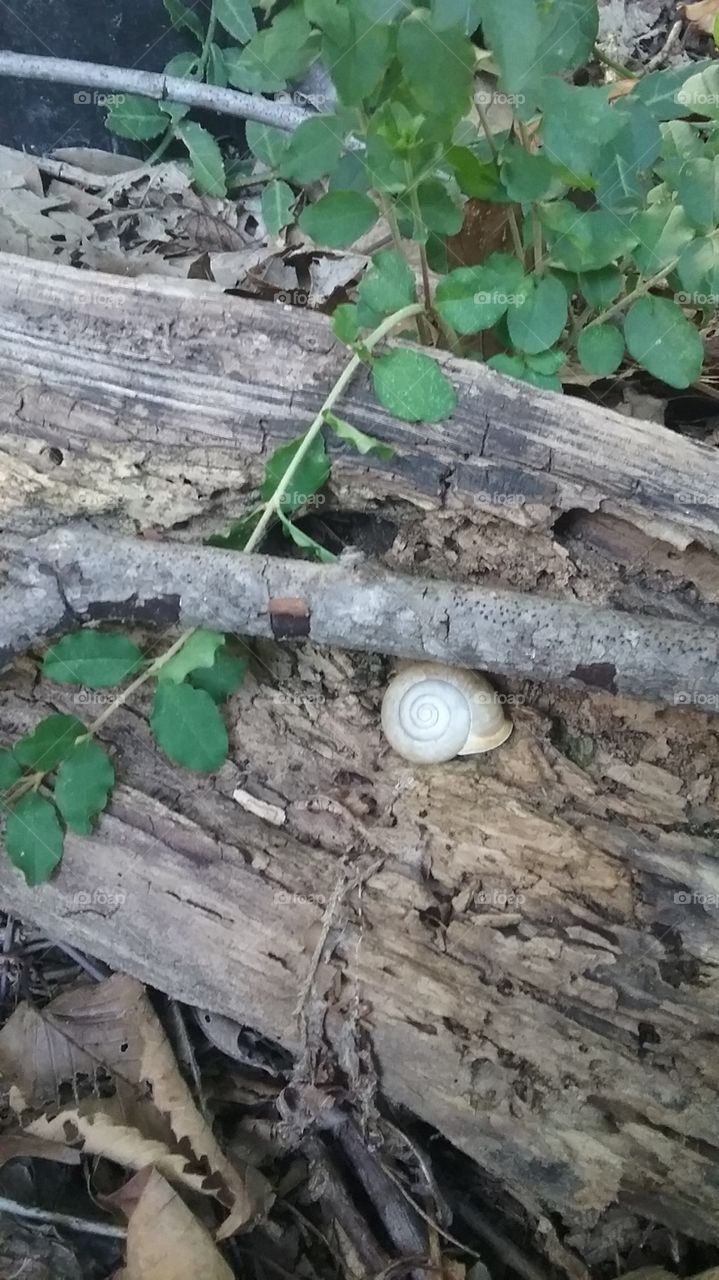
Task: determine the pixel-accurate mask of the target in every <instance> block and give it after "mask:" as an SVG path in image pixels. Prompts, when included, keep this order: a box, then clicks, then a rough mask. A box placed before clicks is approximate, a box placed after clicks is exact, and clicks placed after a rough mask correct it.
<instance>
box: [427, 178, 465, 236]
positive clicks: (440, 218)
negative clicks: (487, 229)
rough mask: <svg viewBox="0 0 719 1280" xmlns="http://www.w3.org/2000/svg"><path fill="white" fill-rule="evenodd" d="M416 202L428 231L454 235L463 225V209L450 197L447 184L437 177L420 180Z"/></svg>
mask: <svg viewBox="0 0 719 1280" xmlns="http://www.w3.org/2000/svg"><path fill="white" fill-rule="evenodd" d="M417 202H418V204H419V210H420V213H421V215H422V222H423V223H424V225H425V227H426V228H427V229H428V230H429V231H435V232H437V234H438V235H442V236H456V235H457V234H458V233H459V232H460V231H461V230H462V227H463V225H464V209H463V208H461V207H460V206H459V205H458V204H455V201H454V200H453V199H452V197H451V195H450V193H449V191H448V190H447V185H446V183H444V182H440V180H439V178H430V179H429V181H427V182H420V184H419V186H418V187H417Z"/></svg>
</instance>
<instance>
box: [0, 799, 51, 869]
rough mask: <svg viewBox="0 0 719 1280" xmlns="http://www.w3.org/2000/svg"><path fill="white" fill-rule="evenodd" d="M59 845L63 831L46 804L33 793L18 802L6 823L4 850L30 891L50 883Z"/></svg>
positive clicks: (48, 803)
mask: <svg viewBox="0 0 719 1280" xmlns="http://www.w3.org/2000/svg"><path fill="white" fill-rule="evenodd" d="M63 843H64V835H63V830H62V827H61V826H60V823H59V821H58V816H57V813H56V812H55V807H54V805H52V804H50V801H49V800H46V799H45V798H44V796H39V795H38V794H37V793H36V792H32V793H31V794H30V795H27V796H23V797H22V799H21V800H18V802H17V804H16V805H15V806H14V808H13V809H12V811H11V813H10V816H9V818H8V820H7V829H6V831H5V848H6V849H7V853H8V857H9V859H10V861H11V862H12V863H13V865H14V866H16V867H18V869H19V870H20V871H22V873H23V875H24V877H25V879H26V880H27V882H28V884H29V885H31V886H32V887H33V888H35V886H36V885H39V884H44V883H45V882H46V881H47V880H49V879H50V876H51V875H52V873H53V871H54V870H55V867H56V866H57V865H58V863H59V862H60V860H61V858H62V849H63Z"/></svg>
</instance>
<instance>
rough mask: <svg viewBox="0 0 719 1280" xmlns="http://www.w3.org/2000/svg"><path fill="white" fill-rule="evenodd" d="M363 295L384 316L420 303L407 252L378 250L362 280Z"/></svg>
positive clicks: (380, 315) (361, 291) (360, 293)
mask: <svg viewBox="0 0 719 1280" xmlns="http://www.w3.org/2000/svg"><path fill="white" fill-rule="evenodd" d="M359 297H360V301H361V302H362V303H363V304H364V305H365V306H367V307H369V308H370V309H371V310H372V311H373V312H375V313H376V315H377V316H379V317H380V318H381V317H382V316H390V315H392V314H393V313H394V312H395V311H401V310H402V308H403V307H408V306H411V304H412V303H413V302H416V300H417V285H416V282H415V278H414V272H413V270H412V268H411V267H410V266H409V264H408V262H407V259H406V258H405V257H404V255H403V254H401V253H398V252H396V250H394V249H385V250H383V252H382V253H376V254H375V255H374V257H373V259H372V265H371V267H370V268H369V270H368V271H367V272H366V273H365V275H364V276H363V277H362V280H361V282H360V287H359Z"/></svg>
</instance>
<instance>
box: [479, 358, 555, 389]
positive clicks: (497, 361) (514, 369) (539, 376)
mask: <svg viewBox="0 0 719 1280" xmlns="http://www.w3.org/2000/svg"><path fill="white" fill-rule="evenodd" d="M543 354H545V355H546V354H548V353H547V352H544V353H543ZM529 359H536V357H528V359H526V360H524V359H522V357H521V356H510V355H506V354H505V353H504V352H501V353H500V354H499V355H496V356H492V357H491V358H490V359H489V360H488V361H487V364H488V366H489V368H490V369H496V371H497V373H504V374H506V375H507V377H509V378H518V379H519V380H520V381H521V382H529V383H530V384H531V386H533V387H541V389H542V390H543V391H557V392H559V393H560V394H561V391H562V384H561V382H560V380H559V378H558V377H557V374H556V373H542V372H541V370H537V369H532V368H531V366H530V364H529Z"/></svg>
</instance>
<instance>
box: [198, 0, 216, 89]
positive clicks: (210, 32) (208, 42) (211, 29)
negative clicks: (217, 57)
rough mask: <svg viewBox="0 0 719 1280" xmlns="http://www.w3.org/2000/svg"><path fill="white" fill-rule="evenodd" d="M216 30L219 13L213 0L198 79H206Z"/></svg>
mask: <svg viewBox="0 0 719 1280" xmlns="http://www.w3.org/2000/svg"><path fill="white" fill-rule="evenodd" d="M216 30H217V13H216V12H215V0H212V4H211V5H210V16H209V18H208V20H207V31H206V32H205V39H204V41H203V44H202V52H201V54H200V61H199V64H198V68H197V78H198V80H204V79H205V72H206V71H207V63H208V59H209V57H210V49H211V48H212V41H213V40H214V38H215V31H216Z"/></svg>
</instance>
